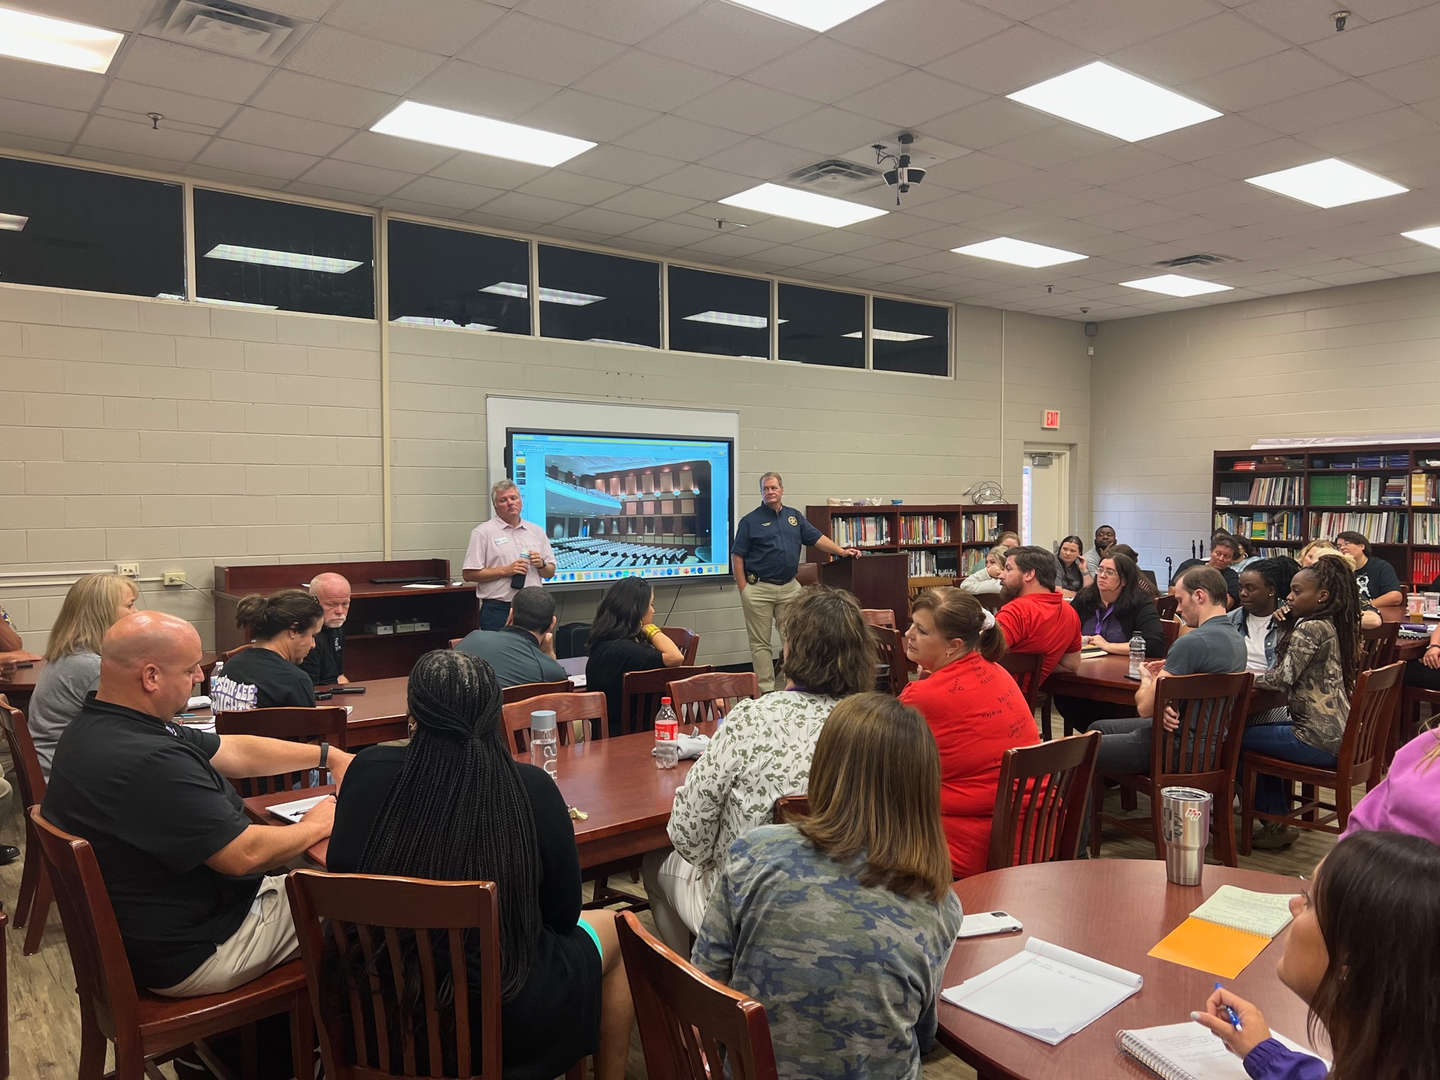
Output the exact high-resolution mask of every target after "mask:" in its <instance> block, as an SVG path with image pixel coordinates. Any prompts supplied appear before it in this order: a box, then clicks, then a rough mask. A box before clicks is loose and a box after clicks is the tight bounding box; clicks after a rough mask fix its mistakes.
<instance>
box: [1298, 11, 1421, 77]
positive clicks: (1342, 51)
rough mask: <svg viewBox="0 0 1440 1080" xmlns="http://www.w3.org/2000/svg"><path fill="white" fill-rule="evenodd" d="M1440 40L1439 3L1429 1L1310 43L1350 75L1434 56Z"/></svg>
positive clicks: (1311, 49) (1325, 59)
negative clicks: (1416, 7)
mask: <svg viewBox="0 0 1440 1080" xmlns="http://www.w3.org/2000/svg"><path fill="white" fill-rule="evenodd" d="M1437 41H1440V4H1427V5H1425V6H1424V7H1422V8H1419V9H1418V10H1415V11H1412V12H1409V13H1408V14H1405V15H1397V16H1395V17H1394V18H1391V19H1385V20H1384V21H1382V22H1375V23H1370V24H1369V25H1367V26H1357V27H1354V28H1353V29H1352V28H1348V27H1347V28H1346V30H1345V32H1344V33H1343V34H1330V35H1328V36H1327V37H1325V38H1323V39H1322V40H1320V41H1317V42H1315V43H1314V44H1312V45H1311V46H1310V51H1311V52H1312V53H1314V54H1315V55H1316V56H1317V57H1319V58H1320V59H1321V60H1324V61H1325V62H1326V63H1329V64H1334V65H1335V66H1336V67H1338V68H1339V69H1340V70H1341V71H1348V72H1349V73H1350V74H1351V75H1369V74H1372V73H1373V72H1376V71H1384V70H1385V69H1386V68H1392V67H1398V66H1400V65H1401V64H1409V63H1413V62H1414V61H1416V60H1423V59H1425V58H1426V57H1428V56H1430V55H1432V54H1433V53H1434V50H1435V42H1437Z"/></svg>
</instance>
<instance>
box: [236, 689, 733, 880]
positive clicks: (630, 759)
mask: <svg viewBox="0 0 1440 1080" xmlns="http://www.w3.org/2000/svg"><path fill="white" fill-rule="evenodd" d="M366 696H367V697H368V696H369V695H368V694H367V695H366ZM357 711H358V710H357ZM355 722H356V721H355V720H353V719H352V720H351V723H352V724H353V723H355ZM701 728H702V729H703V730H705V731H706V732H707V733H710V732H711V731H712V726H711V725H704V724H702V725H701ZM654 745H655V736H654V735H653V734H652V733H651V732H648V731H640V732H636V733H635V734H633V735H618V736H616V737H614V738H606V739H596V740H592V741H590V742H587V743H582V744H581V745H580V746H578V747H573V746H562V747H560V748H559V756H558V759H557V764H558V769H559V773H560V793H561V794H562V795H564V796H565V802H566V803H567V804H569V805H570V806H574V807H577V808H579V809H581V810H584V811H585V812H586V813H587V814H589V815H590V816H589V818H588V819H586V820H584V821H576V822H574V825H575V843H576V846H577V847H578V848H579V850H580V868H581V869H582V870H589V869H591V868H593V867H596V866H603V865H604V864H606V863H609V862H614V861H616V860H619V859H630V858H635V857H637V856H640V855H644V854H645V853H646V852H650V851H659V850H660V849H662V848H666V847H669V846H670V838H669V836H668V835H667V834H666V832H665V828H666V826H667V825H669V823H670V808H671V807H672V806H673V805H674V803H675V789H676V788H678V787H679V786H680V785H681V784H683V783H684V782H685V777H686V776H687V775H688V774H689V772H690V767H691V766H692V765H693V764H694V762H693V761H682V762H680V763H679V764H678V765H677V766H676V767H675V768H673V769H657V768H656V767H655V761H654V759H653V758H652V757H651V756H650V750H651V748H652V747H653V746H654ZM522 760H523V759H522ZM334 790H335V789H334V788H333V787H323V788H322V787H315V788H307V789H305V790H304V791H280V792H275V793H272V794H269V795H255V796H252V797H251V798H248V799H246V800H245V810H246V812H247V813H249V814H250V816H251V817H252V818H254V819H255V820H256V821H258V822H261V823H264V824H269V825H274V824H276V823H277V822H278V821H279V820H280V819H279V818H276V817H274V816H273V815H271V814H268V813H267V812H266V808H267V807H270V806H273V805H275V804H276V803H283V802H290V801H292V800H294V799H301V798H306V797H308V796H310V795H319V794H323V793H325V792H333V791H334ZM328 849H329V843H328V841H327V842H322V843H319V844H316V845H315V846H314V847H312V848H310V849H309V851H308V852H306V854H307V855H308V856H309V857H310V858H311V859H313V860H314V861H315V862H317V863H319V864H320V865H321V866H324V865H325V857H326V854H327V852H328Z"/></svg>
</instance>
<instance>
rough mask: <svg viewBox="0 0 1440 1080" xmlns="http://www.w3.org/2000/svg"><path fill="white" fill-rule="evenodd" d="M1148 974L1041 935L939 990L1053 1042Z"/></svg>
mask: <svg viewBox="0 0 1440 1080" xmlns="http://www.w3.org/2000/svg"><path fill="white" fill-rule="evenodd" d="M1143 984H1144V979H1143V978H1141V976H1139V975H1137V974H1135V972H1133V971H1126V970H1125V969H1124V968H1118V967H1115V966H1113V965H1111V964H1107V963H1105V962H1104V961H1102V960H1096V959H1095V958H1094V957H1092V956H1086V955H1085V954H1084V953H1078V952H1074V951H1072V950H1070V949H1066V948H1062V947H1061V946H1059V945H1054V944H1051V943H1050V942H1048V941H1043V940H1041V939H1040V938H1034V937H1032V938H1030V939H1028V940H1027V941H1026V942H1025V947H1024V949H1022V950H1021V951H1020V952H1018V953H1016V954H1015V955H1014V956H1012V957H1010V958H1009V959H1008V960H1004V961H1002V962H1001V963H999V964H996V965H995V966H994V967H992V968H990V969H989V970H988V971H982V972H981V973H980V974H979V975H975V976H973V977H972V978H969V979H966V980H965V981H964V982H962V983H961V984H960V985H959V986H950V987H946V988H945V989H944V990H942V991H941V992H940V996H941V997H943V998H944V999H945V1000H946V1001H947V1002H949V1003H950V1004H951V1005H958V1006H959V1007H960V1008H962V1009H966V1010H968V1011H969V1012H973V1013H975V1014H976V1015H977V1016H983V1017H985V1018H986V1019H987V1020H994V1021H995V1022H996V1023H997V1024H1004V1025H1005V1026H1006V1027H1008V1028H1013V1029H1014V1030H1015V1031H1018V1032H1021V1033H1022V1034H1025V1035H1029V1036H1031V1037H1032V1038H1036V1039H1039V1040H1040V1041H1041V1042H1046V1043H1049V1044H1050V1045H1051V1046H1054V1045H1055V1044H1057V1043H1059V1042H1061V1041H1062V1040H1063V1039H1066V1038H1068V1037H1069V1036H1071V1035H1073V1034H1075V1032H1077V1031H1079V1030H1081V1029H1082V1028H1084V1027H1086V1026H1087V1025H1088V1024H1091V1023H1093V1022H1094V1021H1095V1020H1097V1019H1099V1018H1100V1017H1101V1016H1103V1015H1104V1014H1105V1013H1107V1012H1109V1011H1110V1010H1111V1009H1113V1008H1114V1007H1115V1006H1116V1005H1118V1004H1120V1002H1122V1001H1124V1000H1125V999H1126V998H1128V997H1130V996H1131V995H1132V994H1134V993H1137V992H1138V991H1139V990H1140V987H1141V986H1142V985H1143Z"/></svg>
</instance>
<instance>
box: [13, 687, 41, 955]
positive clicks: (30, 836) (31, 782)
mask: <svg viewBox="0 0 1440 1080" xmlns="http://www.w3.org/2000/svg"><path fill="white" fill-rule="evenodd" d="M0 728H3V729H4V732H5V742H6V745H7V746H8V747H9V750H10V760H11V761H13V762H15V786H16V787H17V788H18V789H19V794H20V805H21V806H22V807H23V808H24V809H26V810H28V809H30V807H32V806H36V805H38V804H40V803H42V802H44V801H45V772H44V770H42V769H41V768H40V756H39V755H38V754H37V753H36V752H35V743H34V741H33V740H32V739H31V738H30V727H29V725H28V724H26V723H25V714H24V713H22V712H21V711H20V710H19V709H17V708H15V706H13V705H11V704H10V702H9V701H7V700H6V698H5V695H3V694H0ZM53 899H54V893H53V890H52V887H51V884H50V875H49V874H48V873H47V872H46V870H45V860H44V857H43V856H42V855H41V854H40V844H39V842H38V841H37V840H36V839H35V828H34V826H32V825H31V824H30V820H29V819H28V818H26V820H25V865H24V867H23V868H22V869H21V871H20V895H19V896H18V897H16V899H15V929H17V930H19V929H21V928H23V927H24V926H25V924H26V922H27V921H28V922H29V924H30V925H29V928H28V929H26V930H25V946H24V952H23V955H25V956H33V955H34V954H35V953H36V952H38V951H39V949H40V939H41V937H43V936H44V934H45V924H46V922H48V921H49V919H50V902H51V901H52V900H53Z"/></svg>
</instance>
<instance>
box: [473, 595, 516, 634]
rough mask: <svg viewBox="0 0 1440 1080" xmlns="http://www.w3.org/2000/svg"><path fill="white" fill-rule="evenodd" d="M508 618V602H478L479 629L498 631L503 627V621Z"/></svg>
mask: <svg viewBox="0 0 1440 1080" xmlns="http://www.w3.org/2000/svg"><path fill="white" fill-rule="evenodd" d="M508 618H510V601H509V600H481V601H480V629H481V630H499V629H502V628H503V627H504V626H505V620H506V619H508Z"/></svg>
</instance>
